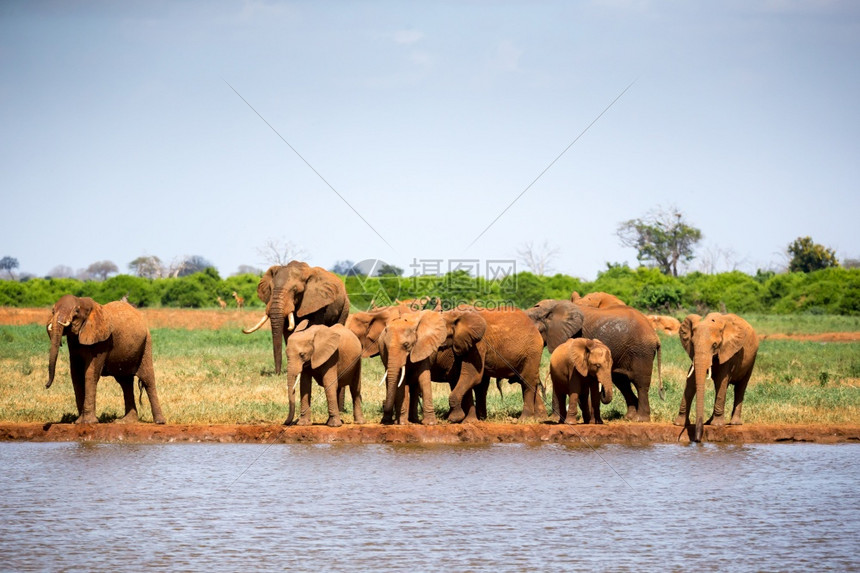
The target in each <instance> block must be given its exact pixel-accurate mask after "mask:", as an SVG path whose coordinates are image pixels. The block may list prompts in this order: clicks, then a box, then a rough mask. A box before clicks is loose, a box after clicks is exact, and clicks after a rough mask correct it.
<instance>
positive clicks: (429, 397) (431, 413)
mask: <svg viewBox="0 0 860 573" xmlns="http://www.w3.org/2000/svg"><path fill="white" fill-rule="evenodd" d="M418 385H419V386H420V387H421V396H422V397H423V399H424V411H423V417H422V419H421V423H422V424H424V425H425V426H435V425H436V410H435V409H434V408H433V387H432V382H431V380H430V369H429V368H426V369H424V370H423V371H421V373H420V374H419V375H418Z"/></svg>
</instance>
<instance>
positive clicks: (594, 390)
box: [588, 382, 603, 424]
mask: <svg viewBox="0 0 860 573" xmlns="http://www.w3.org/2000/svg"><path fill="white" fill-rule="evenodd" d="M588 393H589V394H590V396H591V411H592V414H593V416H592V418H591V421H592V423H594V424H602V423H603V418H601V417H600V388H598V386H597V382H594V383H593V384H590V385H589V387H588Z"/></svg>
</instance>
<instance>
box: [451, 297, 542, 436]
mask: <svg viewBox="0 0 860 573" xmlns="http://www.w3.org/2000/svg"><path fill="white" fill-rule="evenodd" d="M442 317H443V318H444V319H445V322H446V325H447V329H448V339H449V340H450V341H452V342H451V343H450V344H448V345H445V346H444V347H443V348H440V350H439V352H438V353H437V356H436V357H435V363H436V364H435V369H434V370H438V369H443V370H446V371H447V372H448V380H449V381H450V382H451V383H454V380H455V379H456V384H455V385H454V388H453V389H452V391H451V394H450V395H449V398H448V402H449V406H450V408H451V411H450V414H449V415H448V421H449V422H461V421H469V422H472V421H476V420H478V419H484V418H486V417H487V392H488V390H489V385H490V378H496V379H501V378H508V379H510V380H511V381H512V382H519V383H520V384H522V392H523V411H522V414H521V415H520V421H521V422H524V421H526V420H529V419H539V420H540V419H544V418H545V417H546V406H545V405H544V403H543V400H542V399H541V396H540V394H539V393H538V386H539V385H540V373H539V370H540V361H541V355H542V354H543V339H542V338H541V334H540V332H539V330H538V329H537V327H536V326H535V324H534V323H533V322H532V321H531V320H530V319H529V316H528V315H527V314H526V313H525V312H523V311H522V310H519V309H494V310H484V309H480V310H479V309H474V308H458V309H457V310H450V311H446V312H443V313H442ZM479 319H480V320H483V322H484V323H485V324H486V327H483V326H481V325H480V322H479ZM481 331H483V335H481ZM458 370H459V371H458ZM434 379H436V377H435V375H434ZM472 390H474V392H475V397H474V406H473V403H472V402H473V401H472V397H471V393H472Z"/></svg>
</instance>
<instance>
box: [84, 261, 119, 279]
mask: <svg viewBox="0 0 860 573" xmlns="http://www.w3.org/2000/svg"><path fill="white" fill-rule="evenodd" d="M118 272H119V267H117V266H116V264H114V262H113V261H99V262H97V263H93V264H91V265H90V266H88V267H87V274H88V275H90V276H91V277H94V278H95V279H96V280H102V281H103V280H105V279H106V278H107V277H108V275H112V274H114V273H118Z"/></svg>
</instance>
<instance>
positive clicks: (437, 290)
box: [0, 265, 860, 315]
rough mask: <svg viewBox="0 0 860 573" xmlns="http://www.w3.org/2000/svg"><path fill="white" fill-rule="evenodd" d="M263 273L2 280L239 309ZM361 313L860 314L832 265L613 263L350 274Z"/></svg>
mask: <svg viewBox="0 0 860 573" xmlns="http://www.w3.org/2000/svg"><path fill="white" fill-rule="evenodd" d="M258 280H259V276H258V275H254V274H242V275H235V276H231V277H229V278H226V279H222V278H221V277H220V276H219V275H218V272H217V271H216V270H215V269H214V268H209V269H206V270H205V271H204V272H199V273H195V274H192V275H189V276H186V277H178V278H161V279H147V278H141V277H133V276H129V275H118V276H114V277H111V278H109V279H107V280H104V281H100V282H99V281H80V280H77V279H31V280H29V281H26V282H17V281H0V306H12V307H40V306H50V305H51V304H53V303H54V302H56V301H57V299H59V298H60V297H61V296H62V295H64V294H74V295H76V296H88V297H91V298H93V299H95V300H97V301H98V302H101V303H105V302H109V301H111V300H119V299H121V298H122V297H123V296H125V297H127V300H128V301H129V302H131V303H132V304H134V305H136V306H139V307H175V308H219V303H218V298H219V297H220V298H221V299H222V300H223V301H225V302H227V304H228V306H232V307H235V306H236V304H235V301H234V299H233V297H232V293H233V292H234V291H235V292H236V293H237V294H238V295H239V296H240V297H242V298H244V299H245V306H250V307H261V306H263V305H262V302H260V300H259V299H257V295H256V289H257V281H258ZM344 281H345V283H346V287H347V292H348V293H349V297H350V300H351V301H352V304H353V307H354V309H356V310H359V309H366V308H369V307H370V306H371V305H372V304H375V305H377V306H384V305H387V304H393V303H394V301H395V300H397V299H399V300H404V299H415V298H420V297H424V296H429V297H439V298H440V299H441V300H442V301H443V303H444V306H446V307H452V306H455V305H456V304H459V303H477V304H480V305H484V306H486V307H490V308H492V307H494V306H500V305H508V304H513V305H515V306H517V307H520V308H527V307H530V306H532V305H533V304H534V303H536V302H538V301H540V300H542V299H545V298H559V299H567V298H568V297H570V293H571V292H572V291H578V292H579V293H580V294H581V295H585V294H587V293H589V292H593V291H604V292H609V293H612V294H614V295H616V296H618V297H619V298H621V299H622V300H624V301H625V302H627V303H628V304H630V305H631V306H634V307H636V308H638V309H640V310H643V311H647V312H658V313H674V314H683V313H685V312H698V313H706V312H709V311H713V310H722V309H726V310H727V311H729V312H737V313H773V314H792V313H813V314H842V315H860V269H843V268H838V267H837V268H828V269H824V270H820V271H815V272H810V273H801V272H796V273H785V274H775V273H770V272H767V273H763V272H759V273H758V274H756V275H755V276H751V275H747V274H745V273H742V272H737V271H736V272H730V273H720V274H713V275H707V274H702V273H698V272H696V273H690V274H688V275H685V276H680V277H672V276H667V275H665V274H663V273H661V272H660V271H658V270H656V269H649V268H645V267H640V268H638V269H631V268H629V267H627V266H623V265H622V266H614V267H612V268H609V269H607V270H606V271H604V272H602V273H600V274H599V275H598V278H597V280H595V281H583V280H580V279H577V278H574V277H569V276H566V275H554V276H538V275H534V274H531V273H528V272H521V273H517V274H516V275H512V276H507V277H503V278H499V279H493V280H488V279H485V278H482V277H478V278H474V277H471V276H470V275H469V274H468V273H466V272H454V273H449V274H446V275H443V276H440V277H434V276H422V277H397V276H382V277H372V278H362V277H356V276H347V277H345V278H344Z"/></svg>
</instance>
